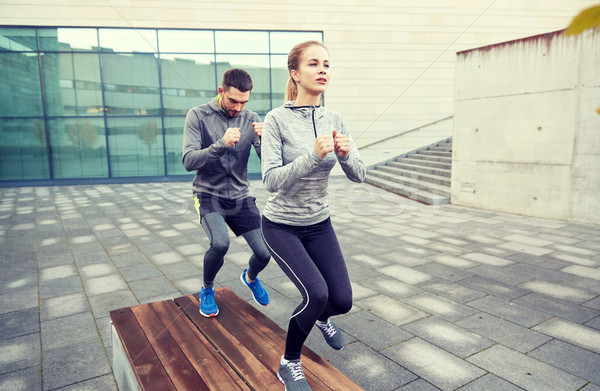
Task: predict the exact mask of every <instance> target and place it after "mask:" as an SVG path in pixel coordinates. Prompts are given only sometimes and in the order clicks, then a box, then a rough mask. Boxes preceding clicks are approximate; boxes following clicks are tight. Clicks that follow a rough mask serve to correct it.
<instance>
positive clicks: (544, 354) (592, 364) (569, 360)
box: [529, 340, 600, 384]
mask: <svg viewBox="0 0 600 391" xmlns="http://www.w3.org/2000/svg"><path fill="white" fill-rule="evenodd" d="M529 356H530V357H534V358H537V359H538V360H540V361H543V362H545V363H546V364H550V365H553V366H555V367H556V368H559V369H561V370H563V371H565V372H568V373H570V374H573V375H575V376H579V377H580V378H582V379H586V380H590V381H592V382H594V383H597V384H600V371H598V368H600V354H596V353H592V352H590V351H589V350H585V349H582V348H580V347H577V346H574V345H571V344H568V343H566V342H563V341H559V340H552V341H550V342H548V343H547V344H545V345H542V346H540V347H539V348H537V349H535V350H534V351H532V352H531V353H529Z"/></svg>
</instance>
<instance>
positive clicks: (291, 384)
mask: <svg viewBox="0 0 600 391" xmlns="http://www.w3.org/2000/svg"><path fill="white" fill-rule="evenodd" d="M277 377H278V378H279V381H281V382H282V383H283V385H284V386H285V391H311V388H310V386H309V385H308V382H307V381H306V378H305V377H304V372H302V363H301V362H300V360H289V361H288V360H286V359H284V358H283V356H282V357H281V361H279V371H277Z"/></svg>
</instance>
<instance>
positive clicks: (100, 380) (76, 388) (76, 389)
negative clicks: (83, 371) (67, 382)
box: [60, 375, 119, 391]
mask: <svg viewBox="0 0 600 391" xmlns="http://www.w3.org/2000/svg"><path fill="white" fill-rule="evenodd" d="M97 390H102V391H119V389H118V388H117V383H116V382H115V378H114V377H113V376H111V375H104V376H100V377H96V378H93V379H90V380H86V381H83V382H81V383H77V384H73V385H71V386H66V387H63V388H61V389H60V391H97Z"/></svg>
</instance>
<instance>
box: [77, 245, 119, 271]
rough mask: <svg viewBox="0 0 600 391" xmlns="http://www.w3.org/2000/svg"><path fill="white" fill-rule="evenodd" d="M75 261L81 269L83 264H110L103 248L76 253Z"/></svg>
mask: <svg viewBox="0 0 600 391" xmlns="http://www.w3.org/2000/svg"><path fill="white" fill-rule="evenodd" d="M75 263H76V264H77V267H78V268H79V269H82V268H84V267H85V266H91V265H98V264H106V265H112V262H111V260H110V258H109V256H108V254H107V253H106V252H105V251H104V250H101V251H92V252H89V253H82V254H77V255H75ZM90 277H92V276H90Z"/></svg>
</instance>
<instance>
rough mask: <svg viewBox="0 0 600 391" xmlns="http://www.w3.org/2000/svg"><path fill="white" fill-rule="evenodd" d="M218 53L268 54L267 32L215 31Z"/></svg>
mask: <svg viewBox="0 0 600 391" xmlns="http://www.w3.org/2000/svg"><path fill="white" fill-rule="evenodd" d="M215 40H216V46H217V47H216V49H217V52H218V53H269V33H268V32H267V31H215Z"/></svg>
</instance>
